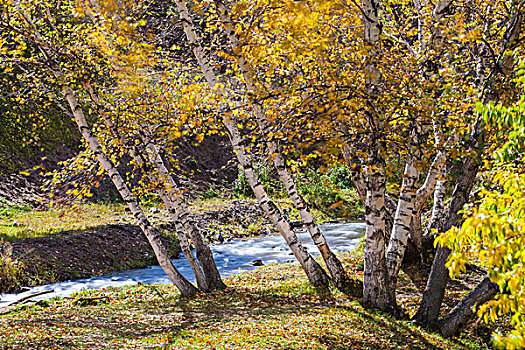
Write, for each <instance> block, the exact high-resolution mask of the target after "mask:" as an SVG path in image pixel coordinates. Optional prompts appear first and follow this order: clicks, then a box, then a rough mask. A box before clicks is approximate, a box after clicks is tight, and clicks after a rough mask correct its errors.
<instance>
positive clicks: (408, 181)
mask: <svg viewBox="0 0 525 350" xmlns="http://www.w3.org/2000/svg"><path fill="white" fill-rule="evenodd" d="M415 163H416V159H415V157H414V156H410V157H409V159H408V160H407V163H406V165H405V174H404V176H403V181H402V185H401V191H400V193H399V201H398V204H397V210H396V215H395V217H394V227H393V229H392V235H391V237H390V241H389V243H388V248H387V253H386V261H387V269H388V275H389V283H390V289H391V292H392V293H393V295H395V290H396V287H397V275H398V274H399V270H400V268H401V263H402V261H403V257H404V255H405V250H406V246H407V243H408V237H409V234H410V223H411V221H412V217H413V215H414V208H415V202H416V184H417V181H418V179H419V173H420V171H419V170H418V168H417V166H416V164H415Z"/></svg>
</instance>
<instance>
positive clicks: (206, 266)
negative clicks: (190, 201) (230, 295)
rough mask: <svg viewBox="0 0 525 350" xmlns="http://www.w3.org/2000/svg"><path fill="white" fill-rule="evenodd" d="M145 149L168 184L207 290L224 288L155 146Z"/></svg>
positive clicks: (208, 248) (209, 253) (217, 271)
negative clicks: (202, 272) (202, 273)
mask: <svg viewBox="0 0 525 350" xmlns="http://www.w3.org/2000/svg"><path fill="white" fill-rule="evenodd" d="M146 149H147V152H148V153H149V155H150V158H151V162H152V163H153V164H154V165H155V168H156V169H157V171H158V173H159V176H160V177H161V179H162V180H164V181H167V183H168V187H169V191H168V200H169V202H170V207H172V208H173V209H174V211H175V212H176V213H177V215H178V220H179V221H180V223H181V224H182V226H183V227H184V229H185V230H186V232H188V233H189V235H190V237H191V240H192V242H193V246H194V247H195V252H196V253H197V259H198V260H199V262H200V265H201V268H202V270H203V271H204V276H205V278H206V284H207V286H208V288H209V289H211V290H215V289H224V288H226V285H225V284H224V282H223V281H222V279H221V275H220V273H219V270H218V269H217V265H216V264H215V260H214V259H213V254H212V251H211V249H210V247H209V245H208V244H207V243H206V241H205V239H204V236H203V235H202V232H201V230H200V229H199V228H198V227H197V226H196V225H195V223H194V222H193V220H192V218H191V214H190V211H189V209H188V206H187V205H186V203H185V201H184V199H183V198H182V195H181V194H180V193H181V191H180V190H179V188H178V186H177V184H176V182H175V180H174V179H173V177H172V176H171V174H170V173H169V171H168V169H167V168H166V166H165V164H164V162H163V160H162V157H161V156H160V154H159V151H158V149H157V146H155V145H154V144H153V143H150V142H148V145H147V147H146Z"/></svg>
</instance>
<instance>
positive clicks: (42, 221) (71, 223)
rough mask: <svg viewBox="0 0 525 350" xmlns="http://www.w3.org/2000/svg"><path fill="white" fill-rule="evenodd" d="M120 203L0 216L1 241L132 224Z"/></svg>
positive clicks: (93, 204)
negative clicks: (117, 224) (102, 226)
mask: <svg viewBox="0 0 525 350" xmlns="http://www.w3.org/2000/svg"><path fill="white" fill-rule="evenodd" d="M124 208H125V206H124V204H120V203H96V204H95V203H80V204H76V205H74V206H70V207H54V208H50V209H48V210H42V211H38V210H29V209H25V210H22V209H18V210H14V211H12V212H11V213H10V215H4V216H0V239H1V240H3V241H14V240H18V239H23V238H28V237H44V236H48V235H50V234H54V233H57V232H61V231H65V230H84V229H87V228H91V227H97V226H101V225H108V224H115V223H124V222H131V220H132V218H131V215H130V214H129V213H128V212H126V211H125V209H124Z"/></svg>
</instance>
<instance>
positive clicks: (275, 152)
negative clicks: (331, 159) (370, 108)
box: [215, 0, 352, 293]
mask: <svg viewBox="0 0 525 350" xmlns="http://www.w3.org/2000/svg"><path fill="white" fill-rule="evenodd" d="M215 4H216V6H217V10H218V13H219V17H220V19H221V21H222V23H223V26H224V29H225V31H226V35H227V37H228V39H229V40H230V43H231V44H232V51H233V54H234V56H235V58H236V60H237V64H238V65H239V68H240V70H241V73H242V75H243V77H244V81H245V84H246V88H247V89H248V90H250V91H254V92H256V93H257V92H258V91H259V88H258V87H257V84H256V82H255V73H254V71H253V68H252V67H251V65H250V63H249V62H248V61H247V60H246V58H245V57H244V55H243V53H242V48H241V44H240V41H239V38H238V37H237V34H236V33H235V28H234V26H233V24H232V22H231V18H230V15H229V13H228V10H227V8H226V6H225V5H224V4H223V3H222V1H219V0H216V1H215ZM253 110H254V112H255V117H256V120H257V123H258V125H259V129H260V130H261V132H262V135H263V137H264V138H265V141H266V143H267V145H268V150H269V153H270V158H271V160H272V161H273V164H274V166H275V168H276V169H277V173H278V174H279V178H280V180H281V181H282V183H283V184H284V187H285V188H286V191H287V193H288V196H289V197H290V199H291V200H292V203H293V204H294V206H295V208H296V209H297V210H298V211H299V214H300V216H301V219H302V221H303V223H304V224H305V226H306V228H307V229H308V232H309V233H310V236H311V237H312V240H313V241H314V243H315V245H316V246H317V249H318V250H319V252H320V253H321V256H322V257H323V259H324V262H325V263H326V267H327V268H328V271H329V272H330V275H331V277H332V279H333V281H334V284H335V286H336V287H337V288H338V289H339V290H341V291H342V292H345V293H351V292H352V285H351V284H350V281H349V279H348V277H347V275H346V273H345V271H344V268H343V264H341V261H339V259H338V258H337V257H336V255H335V254H334V253H333V252H332V250H331V249H330V247H329V246H328V243H327V242H326V239H325V237H324V235H323V233H322V232H321V229H320V228H319V226H318V225H317V223H316V222H315V220H314V218H313V216H312V214H311V212H310V210H309V208H308V205H307V203H306V202H305V201H304V200H303V198H302V197H301V195H300V194H299V192H298V190H297V186H296V185H295V182H294V180H293V178H292V176H290V172H289V170H288V168H287V166H286V160H285V159H284V157H283V155H282V152H281V150H280V149H279V146H278V145H277V144H276V143H275V142H274V141H273V140H271V138H270V137H268V135H269V134H270V131H271V130H270V127H271V126H270V124H271V123H270V120H269V119H268V118H267V117H266V114H265V111H264V108H263V107H262V106H261V105H260V104H259V103H258V102H257V101H255V102H254V103H253Z"/></svg>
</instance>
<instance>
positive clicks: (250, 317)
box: [0, 254, 487, 350]
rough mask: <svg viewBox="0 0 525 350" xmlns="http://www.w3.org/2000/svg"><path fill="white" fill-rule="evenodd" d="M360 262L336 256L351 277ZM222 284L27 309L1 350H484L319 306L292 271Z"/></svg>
mask: <svg viewBox="0 0 525 350" xmlns="http://www.w3.org/2000/svg"><path fill="white" fill-rule="evenodd" d="M361 259H362V257H361V256H359V254H354V255H345V256H344V261H345V264H346V266H347V268H348V270H349V271H350V272H351V273H352V275H353V276H354V277H356V276H357V277H358V276H359V273H358V272H356V265H357V263H358V261H360V260H361ZM225 281H226V283H227V284H228V285H229V286H230V287H231V289H229V290H227V291H225V292H216V293H213V294H207V295H204V294H203V295H198V296H197V297H196V298H193V299H187V298H182V297H181V296H180V295H179V294H178V292H177V291H176V290H175V288H174V287H173V286H172V285H157V286H148V285H139V286H133V287H125V288H116V289H107V290H99V291H90V292H82V293H80V294H77V295H75V296H73V297H72V298H70V299H55V300H52V301H51V302H49V303H48V304H46V303H43V304H42V305H36V306H27V307H26V308H24V309H22V310H18V311H16V312H13V313H11V314H8V315H5V316H1V317H0V344H3V345H4V348H6V349H36V348H39V349H41V348H59V349H66V348H69V349H242V350H247V349H319V350H320V349H323V350H328V349H341V350H342V349H484V348H487V347H486V345H484V344H483V343H481V341H480V340H479V339H478V338H476V336H474V335H473V334H471V333H469V332H465V333H463V334H462V335H461V337H459V338H454V339H451V340H444V339H442V338H441V337H440V336H439V335H437V334H434V333H431V332H429V331H427V330H424V329H421V328H419V327H417V326H415V325H413V324H412V323H410V322H408V321H400V320H396V319H394V318H391V317H389V316H386V315H384V314H381V313H377V312H371V311H369V310H365V309H363V308H362V307H361V306H360V304H359V303H358V302H357V301H355V300H350V299H347V298H346V297H344V296H343V295H342V294H340V293H334V297H333V299H331V300H326V299H322V298H320V297H319V296H318V295H317V294H316V292H315V291H314V290H313V289H312V287H311V286H310V284H309V283H308V282H307V280H306V278H305V276H304V274H303V272H302V271H301V269H300V267H299V266H298V265H297V264H283V265H270V266H264V267H261V268H259V269H257V270H254V271H249V272H245V273H242V274H240V275H236V276H233V277H229V278H226V279H225ZM401 283H402V284H407V283H408V282H407V279H406V278H402V281H401ZM407 287H409V286H407ZM407 290H408V289H407ZM100 297H106V298H107V299H99V300H96V302H94V303H93V304H95V305H91V306H80V305H79V303H78V302H77V300H78V299H79V298H100ZM419 297H420V295H417V293H407V294H404V293H401V296H400V298H401V300H400V303H401V304H402V305H411V303H409V302H408V301H409V300H410V299H417V298H419ZM409 311H411V312H413V311H414V310H413V309H410V310H409Z"/></svg>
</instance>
